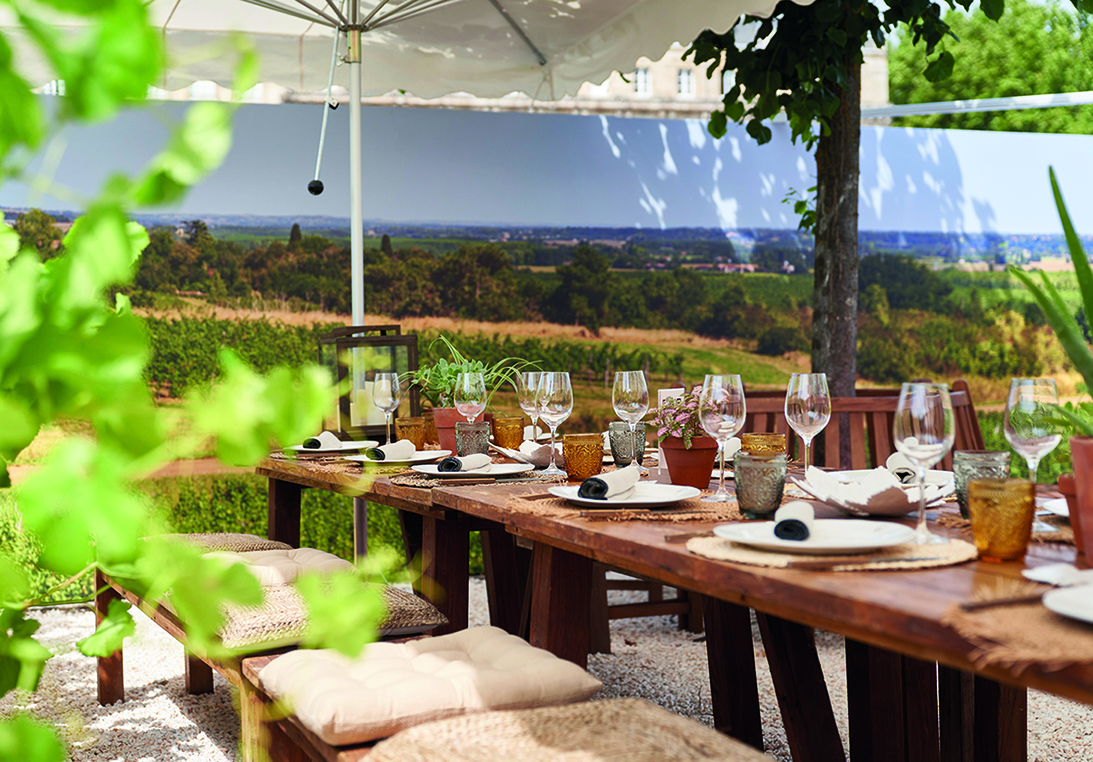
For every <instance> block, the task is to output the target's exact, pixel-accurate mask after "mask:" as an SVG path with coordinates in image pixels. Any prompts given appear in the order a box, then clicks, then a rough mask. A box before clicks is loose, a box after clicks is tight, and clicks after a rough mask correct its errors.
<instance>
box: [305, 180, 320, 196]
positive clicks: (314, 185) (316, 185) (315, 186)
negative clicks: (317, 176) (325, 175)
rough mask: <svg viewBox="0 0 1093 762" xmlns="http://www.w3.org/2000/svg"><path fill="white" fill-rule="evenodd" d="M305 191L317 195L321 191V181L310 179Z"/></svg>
mask: <svg viewBox="0 0 1093 762" xmlns="http://www.w3.org/2000/svg"><path fill="white" fill-rule="evenodd" d="M307 192H308V193H310V194H311V195H312V196H318V195H319V194H320V193H322V192H323V181H322V180H312V181H311V182H309V183H308V184H307Z"/></svg>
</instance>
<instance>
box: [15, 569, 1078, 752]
mask: <svg viewBox="0 0 1093 762" xmlns="http://www.w3.org/2000/svg"><path fill="white" fill-rule="evenodd" d="M470 592H471V598H470V599H471V624H472V625H476V624H485V623H486V620H487V610H486V598H485V585H484V584H483V582H482V580H481V579H474V580H472V582H471V591H470ZM612 595H613V596H614V595H620V596H623V595H626V594H623V593H619V594H616V593H612ZM630 595H633V594H630ZM35 613H36V616H37V618H38V619H39V620H40V621H41V622H42V629H41V631H40V634H41V636H42V638H43V641H44V642H45V644H46V645H47V646H48V647H50V648H51V649H53V650H54V652H55V653H56V654H57V656H56V657H55V658H53V659H51V660H50V662H49V666H48V667H47V670H46V673H45V676H44V677H43V680H42V685H41V688H40V689H39V690H38V691H37V692H36V693H35V694H33V695H31V696H27V695H25V694H23V695H9V696H8V697H6V698H5V699H4V700H3V701H0V714H6V713H8V712H10V711H12V709H13V708H15V707H26V708H27V709H29V710H30V711H31V712H33V713H34V714H36V715H37V716H39V717H42V718H46V719H48V720H50V721H52V722H54V723H56V724H58V725H59V726H60V727H61V729H62V733H63V735H64V738H65V741H66V743H67V744H68V747H69V749H70V751H71V754H72V759H73V760H77V761H78V762H85V761H86V762H144V761H145V760H148V761H149V762H153V761H154V762H175V761H177V760H186V761H187V762H234V760H235V759H236V757H237V755H236V745H237V743H238V731H239V719H238V715H237V713H236V710H235V709H234V708H233V704H232V698H233V697H232V693H231V690H230V686H229V685H228V684H227V683H226V682H225V681H224V680H223V679H222V678H221V677H220V676H219V675H214V678H215V690H214V692H213V693H212V694H209V695H204V696H189V695H187V694H186V693H185V691H184V690H183V687H182V682H183V681H182V674H183V654H182V648H181V646H179V645H178V643H177V642H175V640H174V639H173V638H171V637H170V636H168V635H167V634H166V633H164V632H163V631H162V630H160V629H159V627H157V626H156V625H154V624H152V623H151V622H150V621H149V620H147V619H145V618H144V617H143V615H140V614H139V613H138V615H137V616H138V628H137V636H136V639H135V641H134V642H132V643H127V645H126V649H125V683H126V701H125V702H123V703H119V704H115V705H112V706H106V707H101V706H99V705H98V702H97V700H96V698H95V661H94V659H89V658H86V657H83V656H81V655H80V654H79V652H78V651H76V650H75V647H74V646H73V644H74V643H75V641H77V640H79V639H80V638H83V637H85V636H86V635H88V634H90V633H91V631H92V629H93V627H94V615H93V614H92V612H91V611H90V610H89V609H87V608H83V607H60V608H52V609H45V610H41V611H38V612H35ZM695 638H696V636H694V635H692V634H690V633H686V632H681V631H680V630H678V629H676V627H675V625H674V622H673V621H671V620H670V619H669V618H667V617H659V618H647V619H635V620H622V621H615V622H612V626H611V639H612V649H613V651H614V653H613V654H612V655H610V656H606V655H597V656H593V657H591V658H590V660H589V662H590V663H589V670H590V671H591V672H592V673H593V674H595V675H596V676H597V677H598V678H600V679H601V680H602V681H603V682H604V684H605V688H604V691H603V693H602V694H601V695H602V696H604V697H608V698H611V697H620V696H641V697H644V698H647V699H649V700H651V701H653V702H655V703H657V704H660V705H661V706H664V707H666V708H668V709H671V710H673V711H676V712H679V713H680V714H683V715H686V716H689V717H693V718H695V719H697V720H699V721H700V722H704V723H706V724H712V723H713V716H712V713H711V711H712V710H711V706H710V688H709V681H708V677H707V675H706V647H705V645H704V644H703V643H702V642H696V640H695ZM754 643H755V652H756V659H757V667H758V671H759V680H760V684H761V688H762V712H763V726H764V728H765V732H764V741H765V743H766V745H767V751H768V753H769V754H770V755H771V756H772V757H774V758H775V759H778V760H788V759H789V754H788V750H787V747H786V742H785V734H784V732H783V730H782V726H781V720H780V718H779V715H778V707H777V703H776V702H775V700H774V696H773V687H772V686H771V683H770V676H769V673H768V672H767V670H766V658H765V654H764V653H763V647H762V642H761V641H760V640H759V637H758V634H757V633H756V634H755V637H754ZM817 644H818V646H819V651H820V657H821V663H822V665H823V669H824V673H825V675H826V676H827V682H828V690H829V691H830V692H831V697H832V701H833V703H834V705H835V706H836V713H837V714H838V715H839V716H838V717H837V719H838V721H839V724H840V728H839V729H840V733H841V734H842V737H843V742H844V744H845V743H846V737H847V731H846V713H845V690H846V679H845V670H844V666H843V660H842V639H841V638H840V637H838V636H834V635H830V634H828V633H819V634H818V639H817ZM1028 724H1029V757H1028V758H1029V760H1030V762H1079V761H1080V762H1087V761H1088V760H1093V708H1091V707H1089V706H1086V705H1084V704H1075V703H1073V702H1070V701H1066V700H1064V699H1059V698H1055V697H1053V696H1049V695H1046V694H1042V693H1038V692H1030V694H1029V719H1028Z"/></svg>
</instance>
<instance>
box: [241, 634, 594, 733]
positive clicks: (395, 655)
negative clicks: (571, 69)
mask: <svg viewBox="0 0 1093 762" xmlns="http://www.w3.org/2000/svg"><path fill="white" fill-rule="evenodd" d="M259 682H260V684H261V688H262V690H264V691H265V692H266V693H267V694H269V695H270V696H271V697H273V698H275V699H284V700H287V701H288V702H289V705H290V706H291V707H292V710H293V712H294V713H295V715H296V717H297V719H298V720H299V721H300V722H301V723H302V724H303V725H304V726H305V727H306V728H308V729H309V730H310V731H312V732H313V733H315V734H316V735H317V736H319V737H320V738H321V739H322V740H323V741H325V742H326V743H328V744H331V745H334V746H339V745H343V744H356V743H363V742H365V741H371V740H374V739H376V738H384V737H386V736H389V735H392V734H394V733H396V732H398V731H399V730H402V729H404V728H407V727H410V726H412V725H418V724H421V723H423V722H430V721H432V720H437V719H443V718H446V717H452V716H455V715H460V714H467V713H472V712H482V711H487V710H490V709H526V708H530V707H537V706H552V705H557V704H567V703H571V702H574V701H583V700H584V699H587V698H589V697H590V696H592V695H594V694H595V693H596V692H597V691H599V689H600V688H601V687H602V686H601V683H600V681H599V680H597V679H596V678H594V677H592V676H591V675H589V674H588V673H587V672H585V671H584V670H583V669H581V668H580V667H578V666H577V665H575V664H572V663H571V662H567V661H563V660H561V659H559V658H557V657H556V656H554V655H553V654H551V653H549V652H548V651H544V650H543V649H540V648H534V647H532V646H530V645H528V644H527V643H526V642H525V641H523V640H521V639H520V638H517V637H515V636H513V635H509V634H508V633H506V632H504V631H503V630H500V629H498V628H496V627H476V628H473V629H469V630H462V631H460V632H455V633H452V634H450V635H442V636H440V637H436V638H423V639H421V640H415V641H411V642H408V643H372V644H370V645H369V646H367V648H365V650H364V652H363V653H362V655H361V656H360V657H359V658H358V659H349V658H347V657H345V656H342V655H341V654H339V653H336V652H334V651H326V650H323V651H311V650H301V651H293V652H291V653H287V654H284V655H283V656H279V657H277V658H276V659H274V660H273V661H272V662H270V663H269V664H268V665H266V667H265V668H263V669H262V671H261V672H260V673H259Z"/></svg>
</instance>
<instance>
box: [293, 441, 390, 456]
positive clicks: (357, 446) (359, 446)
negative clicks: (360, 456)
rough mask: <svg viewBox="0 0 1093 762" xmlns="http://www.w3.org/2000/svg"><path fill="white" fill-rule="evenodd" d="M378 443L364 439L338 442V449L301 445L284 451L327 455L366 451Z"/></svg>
mask: <svg viewBox="0 0 1093 762" xmlns="http://www.w3.org/2000/svg"><path fill="white" fill-rule="evenodd" d="M378 444H379V442H376V441H374V440H371V439H365V440H364V441H362V442H340V443H339V446H338V447H304V446H303V445H302V444H298V445H291V446H290V447H286V448H285V449H286V450H292V451H293V452H300V453H304V454H305V455H306V454H307V453H311V452H313V453H316V454H319V453H327V452H354V451H356V450H367V449H368V448H369V447H376V446H377V445H378Z"/></svg>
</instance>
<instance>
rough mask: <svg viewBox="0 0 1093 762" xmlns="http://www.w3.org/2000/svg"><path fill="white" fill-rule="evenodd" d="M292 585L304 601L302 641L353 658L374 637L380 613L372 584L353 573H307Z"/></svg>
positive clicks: (380, 602)
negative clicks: (306, 623)
mask: <svg viewBox="0 0 1093 762" xmlns="http://www.w3.org/2000/svg"><path fill="white" fill-rule="evenodd" d="M296 588H297V590H299V592H300V595H301V596H302V597H303V599H304V601H305V602H306V603H307V610H308V619H309V626H308V631H307V635H306V636H305V637H304V644H305V645H308V646H312V647H316V646H319V645H322V646H324V647H326V648H333V649H335V650H337V651H338V652H340V653H343V654H345V655H346V656H349V657H353V658H355V657H357V656H359V655H360V652H361V649H362V648H364V646H365V644H366V643H369V642H370V641H372V640H374V639H375V636H376V626H377V625H378V624H379V623H380V621H382V619H383V615H384V608H383V600H382V599H381V598H380V594H379V589H378V587H377V586H376V585H374V584H370V583H368V582H366V581H365V580H364V579H363V578H362V577H360V576H358V575H356V574H336V575H329V576H320V575H316V574H308V575H304V576H302V577H300V578H299V579H297V581H296Z"/></svg>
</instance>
